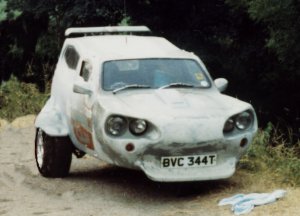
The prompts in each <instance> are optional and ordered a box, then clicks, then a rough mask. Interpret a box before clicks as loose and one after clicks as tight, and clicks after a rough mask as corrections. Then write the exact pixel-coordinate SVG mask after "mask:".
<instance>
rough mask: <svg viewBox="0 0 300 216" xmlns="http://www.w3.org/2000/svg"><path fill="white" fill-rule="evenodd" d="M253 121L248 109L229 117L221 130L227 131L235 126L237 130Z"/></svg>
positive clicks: (245, 127)
mask: <svg viewBox="0 0 300 216" xmlns="http://www.w3.org/2000/svg"><path fill="white" fill-rule="evenodd" d="M252 122H253V115H252V114H251V112H250V111H245V112H242V113H240V114H237V115H235V116H232V117H230V118H229V119H228V120H227V121H226V122H225V125H224V128H223V132H224V133H229V132H231V131H233V130H234V128H235V127H236V128H237V129H239V130H246V129H248V128H249V127H250V126H251V125H252Z"/></svg>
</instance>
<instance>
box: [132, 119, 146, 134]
mask: <svg viewBox="0 0 300 216" xmlns="http://www.w3.org/2000/svg"><path fill="white" fill-rule="evenodd" d="M129 130H130V132H131V133H133V134H134V135H142V134H143V133H144V132H145V131H146V130H147V122H146V121H145V120H142V119H135V120H132V121H131V122H130V123H129Z"/></svg>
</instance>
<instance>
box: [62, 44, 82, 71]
mask: <svg viewBox="0 0 300 216" xmlns="http://www.w3.org/2000/svg"><path fill="white" fill-rule="evenodd" d="M65 61H66V63H67V65H68V67H69V68H71V69H76V67H77V65H78V61H79V54H78V53H77V51H76V50H75V48H74V47H72V46H69V47H67V49H66V52H65Z"/></svg>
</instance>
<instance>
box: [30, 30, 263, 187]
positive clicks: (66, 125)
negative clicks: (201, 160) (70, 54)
mask: <svg viewBox="0 0 300 216" xmlns="http://www.w3.org/2000/svg"><path fill="white" fill-rule="evenodd" d="M83 31H84V30H83ZM68 46H72V47H75V48H76V50H77V52H78V53H79V54H80V60H79V62H80V63H81V62H82V61H89V63H90V64H91V65H92V73H91V75H90V78H89V80H88V81H87V82H85V81H83V79H82V78H81V77H80V76H79V72H80V69H81V64H79V65H78V66H77V68H76V69H75V70H70V69H69V68H68V67H67V66H66V63H65V61H64V50H65V48H66V47H68ZM147 58H171V59H172V58H174V59H192V60H195V61H197V62H198V63H199V64H200V65H201V67H202V68H203V70H204V71H205V73H206V75H207V77H208V79H209V80H210V82H211V83H212V86H211V87H210V88H207V89H195V88H193V89H190V88H170V89H168V88H166V89H134V90H132V89H128V90H123V91H120V92H117V93H116V94H113V93H112V92H111V91H104V90H103V89H102V87H101V81H102V80H101V78H102V75H101V73H102V64H103V63H104V62H105V61H110V60H120V59H147ZM224 80H225V79H219V81H218V79H217V81H216V85H215V84H214V82H213V80H212V79H211V77H210V75H209V73H208V71H207V70H206V68H205V66H204V64H203V63H202V61H201V60H200V59H199V58H198V57H197V56H196V55H194V54H193V53H189V52H186V51H184V50H181V49H179V48H178V47H176V46H175V45H173V44H171V43H170V42H169V41H167V40H166V39H164V38H159V37H149V36H148V37H146V36H133V35H110V36H109V35H103V36H87V37H79V38H68V39H66V40H65V43H64V46H63V49H62V53H61V56H60V58H59V61H58V64H57V67H56V70H55V74H54V77H53V82H52V88H51V97H50V99H49V100H48V102H47V103H46V105H45V107H44V108H43V109H42V111H41V112H40V114H39V115H38V117H37V119H36V123H35V125H36V127H38V128H42V129H43V130H44V131H45V132H46V133H47V134H49V135H51V136H65V135H69V136H70V138H71V140H72V142H73V144H74V145H75V146H76V147H77V148H78V149H80V150H82V151H84V152H86V153H87V154H90V155H92V156H94V157H97V158H99V159H101V160H104V161H106V162H108V163H112V164H115V165H118V166H123V167H127V168H132V169H140V170H143V171H144V172H145V174H146V175H147V176H148V177H149V178H150V179H153V180H155V181H196V180H211V179H221V178H228V177H230V176H231V175H232V174H233V173H234V171H235V168H236V163H237V162H238V160H239V158H240V157H241V155H242V154H243V153H245V151H246V150H247V148H248V147H249V145H250V143H251V142H252V139H253V136H254V134H255V132H256V130H257V119H256V115H255V112H254V109H253V107H252V106H251V105H250V104H248V103H246V102H243V101H240V100H238V99H235V98H232V97H229V96H226V95H223V94H221V93H220V91H222V90H224V88H225V87H226V86H227V83H226V82H224ZM219 82H220V83H219ZM217 87H219V88H217ZM246 110H248V111H251V112H252V114H253V123H252V125H251V127H250V128H249V129H248V130H246V131H239V130H237V129H235V130H234V131H233V132H232V133H231V134H230V135H224V133H223V127H224V124H225V122H226V120H227V119H228V118H229V117H232V116H234V115H236V114H238V113H241V112H243V111H246ZM111 115H121V116H124V117H126V118H141V119H144V120H146V121H147V122H148V123H149V125H150V126H149V128H148V131H147V133H146V134H145V135H142V136H134V135H133V134H131V133H130V132H129V131H128V130H127V131H126V132H125V134H124V135H122V136H120V137H112V136H110V135H108V134H107V132H106V130H105V121H106V119H107V118H108V117H109V116H111ZM86 134H88V136H87V135H86ZM243 138H247V139H248V144H247V145H246V146H244V147H241V146H240V142H241V140H242V139H243ZM91 141H92V144H93V145H92V146H91V145H90V144H91ZM128 143H132V144H134V146H135V149H134V151H131V152H128V151H126V149H125V146H126V145H127V144H128ZM191 154H192V155H203V154H216V155H217V164H216V166H211V167H198V168H182V169H181V168H176V169H174V168H170V169H166V168H164V169H162V168H161V167H160V164H161V162H160V158H161V157H168V156H188V155H191Z"/></svg>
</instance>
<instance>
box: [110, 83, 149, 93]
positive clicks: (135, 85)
mask: <svg viewBox="0 0 300 216" xmlns="http://www.w3.org/2000/svg"><path fill="white" fill-rule="evenodd" d="M129 88H150V86H149V85H139V84H132V85H125V86H122V87H120V88H117V89H115V90H113V94H116V93H117V92H119V91H122V90H124V89H129Z"/></svg>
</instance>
